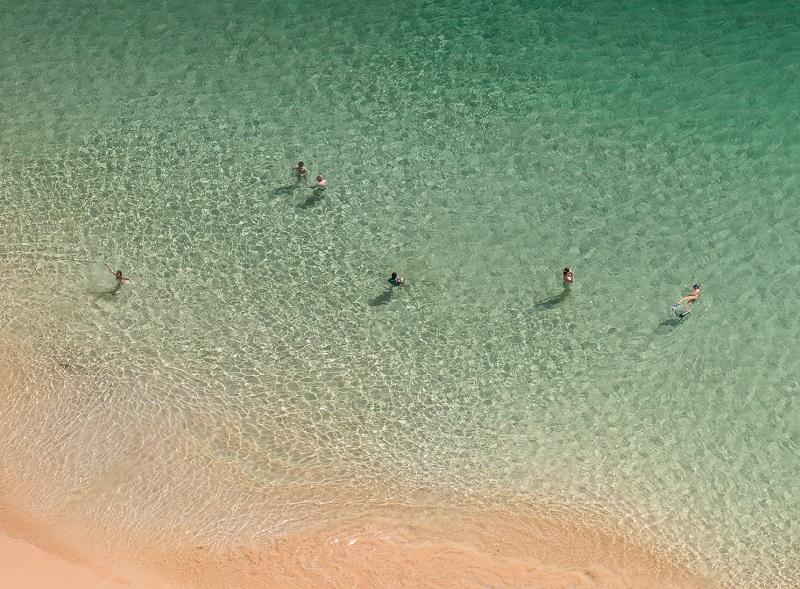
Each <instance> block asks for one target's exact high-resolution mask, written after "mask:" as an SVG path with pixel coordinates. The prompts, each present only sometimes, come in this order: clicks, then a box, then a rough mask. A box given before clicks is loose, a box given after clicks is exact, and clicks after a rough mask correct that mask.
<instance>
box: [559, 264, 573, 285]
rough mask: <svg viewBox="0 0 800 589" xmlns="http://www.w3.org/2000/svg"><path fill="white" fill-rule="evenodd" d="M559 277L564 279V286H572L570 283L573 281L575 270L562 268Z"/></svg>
mask: <svg viewBox="0 0 800 589" xmlns="http://www.w3.org/2000/svg"><path fill="white" fill-rule="evenodd" d="M561 278H562V279H563V280H564V288H568V287H570V286H572V283H574V282H575V270H573V269H572V268H564V271H563V272H562V273H561Z"/></svg>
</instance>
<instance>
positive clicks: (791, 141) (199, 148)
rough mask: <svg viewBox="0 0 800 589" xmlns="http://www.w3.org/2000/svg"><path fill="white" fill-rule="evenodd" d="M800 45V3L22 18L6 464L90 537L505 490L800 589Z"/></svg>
mask: <svg viewBox="0 0 800 589" xmlns="http://www.w3.org/2000/svg"><path fill="white" fill-rule="evenodd" d="M798 48H800V10H799V9H798V8H797V7H796V6H795V4H794V3H792V2H773V3H769V4H768V5H762V3H757V2H750V3H748V2H723V1H716V2H714V3H696V2H682V3H678V4H675V5H671V6H662V5H661V4H660V3H652V2H651V3H631V6H624V5H620V4H619V3H617V2H599V3H597V2H595V3H588V2H572V3H562V2H542V3H528V2H466V1H464V2H461V1H460V0H449V1H446V2H438V3H434V2H421V1H420V2H413V1H402V2H398V3H393V4H391V5H386V4H385V3H377V2H369V1H368V0H364V1H362V2H359V3H341V2H323V3H319V4H316V5H313V6H302V5H299V6H290V5H287V4H280V3H274V2H236V3H232V2H220V3H215V2H206V3H189V2H170V3H162V2H150V3H146V2H140V3H127V2H103V3H96V4H95V3H90V2H78V1H75V0H58V1H53V2H27V3H15V4H13V5H11V6H6V7H5V8H4V17H3V19H2V20H0V55H3V56H4V57H3V62H4V65H3V67H2V68H0V88H2V91H1V92H2V101H0V122H2V124H1V125H0V261H1V262H2V267H3V279H2V281H0V335H2V337H3V339H4V340H5V342H6V343H7V344H10V345H13V347H14V349H16V350H17V351H18V352H19V353H20V354H21V355H22V356H24V362H23V364H24V365H25V366H28V367H30V368H29V369H28V375H27V376H26V378H25V385H24V394H22V393H21V392H20V390H21V389H17V390H16V391H15V393H14V395H13V396H11V397H9V398H8V400H7V402H6V406H5V407H4V409H3V412H2V413H0V419H3V420H4V421H6V423H7V424H9V425H10V426H12V427H8V428H6V430H5V431H4V432H3V433H2V434H0V440H2V441H3V443H4V445H5V447H6V448H9V449H10V450H9V456H11V457H13V460H18V461H19V464H29V465H31V466H30V470H29V471H26V472H23V473H22V475H21V477H22V478H23V479H25V480H26V481H27V482H28V483H30V484H36V483H37V482H39V481H45V480H46V481H48V482H51V483H52V482H53V481H57V482H58V486H57V488H58V489H59V491H58V492H55V493H52V494H51V495H50V496H49V499H47V500H46V501H45V500H43V501H44V502H45V503H46V502H47V501H50V502H52V504H53V506H56V505H60V506H62V507H63V505H68V506H69V507H68V508H65V509H66V511H70V510H74V514H83V516H85V515H87V514H88V515H89V516H91V517H94V518H95V519H96V520H97V521H99V522H100V523H99V524H98V525H103V524H105V523H107V521H108V522H111V521H112V520H113V521H115V522H117V523H119V522H120V521H122V522H128V524H127V525H128V526H129V527H130V526H134V524H131V522H136V524H135V526H134V527H137V529H138V527H142V528H143V529H144V528H146V526H147V522H155V521H162V522H163V521H164V518H169V519H168V521H171V522H173V524H174V526H175V529H176V530H177V529H184V528H185V529H186V530H188V531H187V532H186V533H189V534H195V535H197V536H202V535H207V536H209V537H213V536H214V535H215V534H217V535H222V536H224V537H225V538H230V537H235V536H236V535H237V534H239V535H242V536H246V537H255V536H269V535H270V534H274V533H277V531H278V530H280V529H285V528H287V527H290V525H291V524H290V522H291V521H292V518H293V511H292V509H293V508H292V506H291V504H287V503H286V502H285V501H283V500H278V499H274V500H267V499H263V497H262V499H260V501H261V503H260V504H258V505H255V506H254V499H253V498H254V497H256V496H258V497H261V496H262V495H259V493H261V491H258V490H259V489H260V490H263V489H264V488H283V489H286V488H291V487H292V485H312V486H313V485H321V484H326V485H327V484H331V485H347V486H348V488H351V489H352V488H358V487H359V485H364V486H369V485H378V486H380V487H381V488H387V489H392V493H396V494H397V495H398V496H402V495H403V493H404V492H405V491H404V490H405V489H419V488H442V489H451V490H455V491H456V492H462V491H466V490H469V492H470V493H474V492H479V491H480V490H483V491H486V492H487V493H489V492H494V491H497V490H503V491H513V492H520V493H522V494H524V495H529V496H531V497H535V498H543V499H544V500H548V501H550V500H556V501H564V502H567V503H570V504H574V505H582V506H585V505H589V506H596V507H597V508H598V509H601V510H603V511H607V512H610V513H613V514H615V517H617V518H618V519H620V520H621V521H623V522H625V521H629V522H630V526H631V528H632V529H636V530H639V531H642V532H643V533H651V534H652V535H654V536H656V537H659V538H664V539H666V540H665V541H666V543H667V544H669V545H673V546H679V547H680V548H678V549H677V550H679V551H683V552H684V553H685V556H686V558H687V559H689V560H691V561H692V562H693V563H694V564H696V565H698V567H699V568H700V569H701V570H703V571H705V572H708V573H710V574H712V575H714V576H716V577H719V578H722V579H723V580H728V581H733V582H734V583H737V584H740V586H764V587H794V586H797V584H798V583H800V568H798V565H797V563H798V553H797V550H798V546H800V526H799V525H798V523H797V521H798V518H797V515H798V513H800V504H799V502H798V499H797V493H796V489H797V487H798V485H800V475H799V474H798V473H800V469H798V466H800V465H799V464H798V445H800V407H798V404H797V393H798V390H800V385H799V384H798V382H799V381H800V369H799V368H798V364H797V360H796V359H797V357H798V352H799V351H800V350H799V349H798V348H799V347H800V346H798V343H797V342H798V336H799V335H800V329H798V321H797V311H796V296H795V293H796V292H797V291H798V288H800V266H798V253H800V252H798V245H797V243H798V241H797V240H798V233H799V232H798V226H800V224H799V223H800V212H799V209H798V206H797V194H798V188H800V176H799V175H798V173H797V162H798V161H799V160H800V147H798V140H800V118H799V116H798V100H797V97H798V96H800V83H799V82H798V80H800V66H798V64H800V49H798ZM299 159H303V160H304V161H305V162H307V163H308V164H309V166H310V168H311V171H312V174H313V173H316V172H317V171H320V172H323V173H324V174H325V175H326V176H327V177H328V179H329V183H330V184H329V189H328V190H327V192H326V193H325V195H324V197H321V198H317V197H315V196H314V195H313V194H312V192H311V190H309V189H308V187H307V186H305V184H303V183H302V182H301V183H299V184H298V183H297V182H296V181H295V179H294V178H293V177H292V176H291V175H290V173H289V170H290V168H291V167H292V166H293V165H294V164H295V163H296V161H297V160H299ZM106 263H110V264H111V265H112V266H113V267H114V269H116V268H122V269H123V271H124V272H125V274H126V275H130V276H131V277H132V278H133V280H134V284H132V285H126V286H124V287H123V288H122V289H121V290H120V292H118V293H117V294H116V295H114V294H112V293H111V292H110V291H111V290H112V288H113V286H114V279H113V277H112V276H111V275H110V274H109V273H108V271H107V270H106V269H105V264H106ZM565 265H569V266H573V267H574V268H575V269H576V284H575V286H574V287H573V288H572V289H571V291H570V292H568V293H566V294H565V293H564V292H563V291H562V288H561V284H560V269H561V268H563V267H564V266H565ZM392 270H397V271H399V272H401V273H402V274H404V275H405V276H406V278H407V282H408V284H407V286H405V287H402V288H392V287H391V286H390V285H389V284H388V283H387V281H386V278H387V277H388V275H389V273H390V272H391V271H392ZM693 282H701V283H702V285H703V296H702V299H701V301H700V303H698V305H697V307H696V308H695V310H694V312H693V313H692V314H691V315H690V316H689V317H687V318H686V319H685V320H683V321H675V320H673V319H671V318H670V315H669V314H668V308H669V305H670V303H672V302H673V301H674V300H675V299H676V298H677V297H679V296H680V295H681V294H683V293H684V292H685V289H686V287H687V286H688V285H690V284H691V283H693ZM20 382H21V381H20ZM45 408H46V409H45ZM9 460H10V461H11V460H12V459H9ZM10 463H13V462H10ZM22 470H23V471H24V469H22ZM18 473H19V471H18ZM480 492H482V491H480ZM312 499H313V497H312ZM215 501H216V503H214V502H215ZM282 501H283V502H282ZM217 504H218V505H217ZM212 505H217V507H218V509H219V510H220V513H219V514H215V512H214V509H213V508H212V507H211V506H212ZM181 506H182V507H181ZM187 506H191V507H187ZM265 509H266V510H267V511H269V512H270V513H280V514H281V517H280V518H276V519H275V520H272V521H267V523H265V520H264V518H262V517H256V515H255V514H256V513H263V511H264V510H265ZM259 510H261V511H259ZM198 511H199V512H201V513H207V517H205V516H204V517H203V518H200V519H199V520H198V516H197V513H198ZM74 514H73V515H74ZM295 515H296V514H295ZM297 517H299V516H297ZM149 518H152V519H149ZM198 521H200V523H198ZM109 525H111V524H110V523H109ZM626 525H627V524H626ZM182 526H183V528H182ZM142 533H143V534H144V533H145V532H144V531H142Z"/></svg>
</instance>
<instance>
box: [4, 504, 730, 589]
mask: <svg viewBox="0 0 800 589" xmlns="http://www.w3.org/2000/svg"><path fill="white" fill-rule="evenodd" d="M341 507H342V512H343V513H344V512H346V511H347V506H346V505H342V506H341ZM328 508H330V506H328ZM328 508H323V509H322V510H321V513H322V512H325V511H328ZM330 515H331V514H330V512H329V513H328V514H327V515H325V516H324V519H326V520H327V523H326V524H325V525H321V526H319V527H316V528H306V529H303V530H299V531H296V532H294V533H291V534H288V535H286V536H284V537H281V538H278V539H276V540H274V541H271V542H268V543H264V544H255V545H244V544H243V545H227V546H207V545H194V546H183V547H170V548H167V547H163V546H162V547H160V548H154V549H153V550H152V551H151V550H149V549H148V550H146V551H144V552H142V553H137V554H127V555H124V556H122V557H121V559H120V560H119V561H118V562H126V560H127V562H129V563H130V564H131V566H128V565H127V564H126V565H124V566H119V564H117V565H113V567H112V568H111V570H109V568H108V567H107V566H104V564H103V563H102V562H99V561H97V560H93V559H92V556H91V555H88V554H81V552H80V546H79V545H78V543H76V542H62V541H61V539H59V541H56V540H54V539H53V538H48V537H47V535H46V533H37V532H36V530H35V529H34V528H32V527H31V524H30V523H28V524H27V533H29V534H32V535H33V537H34V538H35V537H36V536H37V535H38V540H39V541H40V542H41V544H40V545H42V547H43V549H41V548H39V547H38V546H36V545H34V544H32V543H28V542H26V541H24V540H20V539H15V538H12V537H9V536H0V586H2V587H8V588H9V589H12V588H16V587H20V588H23V587H24V588H34V589H35V588H41V589H64V588H72V587H75V588H78V587H81V588H86V589H100V588H103V589H117V588H120V587H136V588H143V589H149V588H154V589H155V588H159V589H162V588H164V589H166V588H208V589H217V588H220V589H222V588H226V589H227V588H230V589H233V588H237V589H250V588H253V589H255V588H260V589H264V588H274V589H279V588H280V589H288V588H296V589H312V588H321V587H331V588H338V587H348V588H351V587H364V588H373V587H397V588H409V589H411V588H427V587H430V588H434V587H437V588H442V587H452V588H472V587H474V588H476V589H477V588H479V587H481V588H485V587H492V588H520V587H529V588H541V589H545V588H547V589H558V588H564V589H567V588H607V589H611V588H615V589H616V588H629V587H630V588H674V589H711V588H712V587H719V585H715V584H714V583H712V582H711V581H709V580H708V579H703V578H701V577H700V576H698V575H696V574H693V573H692V572H691V571H689V570H688V569H687V568H684V567H681V566H679V565H678V564H677V563H676V562H674V561H671V560H670V559H669V558H667V556H666V555H665V554H659V553H657V552H656V551H655V550H654V549H652V548H649V547H646V546H642V545H638V544H636V543H634V542H632V541H631V540H629V539H627V538H624V537H622V536H621V535H617V534H614V533H612V532H609V531H605V530H602V529H599V528H594V527H591V526H588V525H585V524H583V523H580V522H576V521H569V520H567V519H566V518H564V517H531V516H530V515H521V516H519V517H517V516H515V515H514V514H512V513H509V512H508V511H507V510H506V509H503V510H495V509H492V508H487V509H481V510H474V509H473V508H472V507H466V511H465V506H458V507H452V508H442V507H429V508H425V507H422V508H421V507H419V506H417V507H414V508H408V507H396V508H395V507H393V508H384V509H381V510H377V511H373V512H371V513H364V512H362V513H359V514H358V515H357V516H355V517H354V518H352V519H351V518H348V517H346V516H343V517H341V518H338V520H336V518H329V517H328V516H330ZM6 529H8V528H7V527H6ZM17 529H22V527H21V526H17ZM44 532H46V530H44ZM133 563H136V565H135V568H134V566H133Z"/></svg>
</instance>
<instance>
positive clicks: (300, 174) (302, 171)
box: [292, 162, 308, 182]
mask: <svg viewBox="0 0 800 589" xmlns="http://www.w3.org/2000/svg"><path fill="white" fill-rule="evenodd" d="M292 172H294V175H295V177H296V178H297V180H298V181H300V180H305V181H306V182H308V168H306V165H305V164H304V163H303V162H297V165H296V166H295V167H294V168H292Z"/></svg>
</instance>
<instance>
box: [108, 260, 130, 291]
mask: <svg viewBox="0 0 800 589" xmlns="http://www.w3.org/2000/svg"><path fill="white" fill-rule="evenodd" d="M106 268H108V271H109V272H111V273H112V274H113V275H114V278H116V279H117V285H116V286H115V287H114V290H113V291H111V292H112V293H113V294H117V291H118V290H119V289H120V288H122V285H123V284H131V283H132V282H133V280H131V279H130V278H128V277H127V276H123V275H122V270H117V271H116V272H114V271H113V270H112V269H111V266H109V265H108V264H106Z"/></svg>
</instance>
